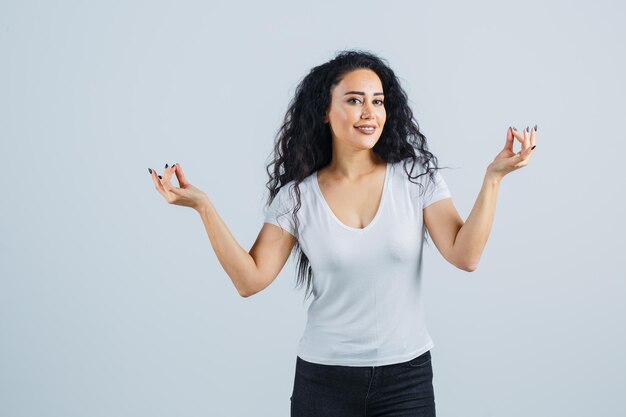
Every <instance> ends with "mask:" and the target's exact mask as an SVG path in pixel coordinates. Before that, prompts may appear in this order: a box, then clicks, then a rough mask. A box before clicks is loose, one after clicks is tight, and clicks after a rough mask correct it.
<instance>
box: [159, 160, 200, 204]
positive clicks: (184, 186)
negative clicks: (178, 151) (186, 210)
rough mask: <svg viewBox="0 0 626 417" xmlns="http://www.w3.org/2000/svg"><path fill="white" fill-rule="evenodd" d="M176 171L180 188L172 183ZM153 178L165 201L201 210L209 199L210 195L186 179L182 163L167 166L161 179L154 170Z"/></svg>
mask: <svg viewBox="0 0 626 417" xmlns="http://www.w3.org/2000/svg"><path fill="white" fill-rule="evenodd" d="M174 173H176V178H177V179H178V184H179V185H180V188H177V187H174V186H173V185H172V184H171V183H170V178H171V177H172V174H174ZM151 175H152V180H153V181H154V186H155V187H156V189H157V191H158V192H159V193H161V195H162V196H163V198H165V201H167V202H168V203H170V204H176V205H178V206H185V207H191V208H193V209H195V210H199V209H200V208H201V207H202V206H203V205H204V204H206V203H207V202H208V201H209V197H208V196H207V195H206V193H204V192H203V191H202V190H200V189H199V188H196V187H194V186H193V185H191V184H190V183H188V182H187V180H186V179H185V174H184V172H183V169H182V168H181V167H180V164H174V165H172V166H171V167H169V168H165V173H164V174H163V178H162V179H160V178H159V176H158V175H157V172H156V171H155V170H154V169H153V170H152V173H151Z"/></svg>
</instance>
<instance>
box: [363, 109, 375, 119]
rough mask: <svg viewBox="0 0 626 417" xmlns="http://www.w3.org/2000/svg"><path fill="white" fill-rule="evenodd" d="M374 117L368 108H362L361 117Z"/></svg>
mask: <svg viewBox="0 0 626 417" xmlns="http://www.w3.org/2000/svg"><path fill="white" fill-rule="evenodd" d="M373 115H374V113H373V112H372V111H371V110H370V108H369V107H363V112H362V113H361V117H362V118H364V119H369V118H371V117H372V116H373Z"/></svg>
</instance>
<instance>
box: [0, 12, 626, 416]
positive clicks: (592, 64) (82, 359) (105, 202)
mask: <svg viewBox="0 0 626 417" xmlns="http://www.w3.org/2000/svg"><path fill="white" fill-rule="evenodd" d="M625 11H626V9H625V6H624V5H623V3H621V2H618V1H597V2H595V3H593V4H592V3H590V2H582V1H578V2H572V1H545V0H542V1H524V2H519V1H518V2H502V1H474V2H463V1H457V2H454V3H450V2H435V1H406V2H384V3H383V2H367V1H358V2H341V1H317V2H294V1H269V2H248V3H242V2H230V3H226V2H222V3H221V4H218V3H217V2H201V1H197V2H189V1H182V2H181V1H176V2H174V1H172V2H162V1H161V2H154V1H152V2H148V1H131V2H129V1H107V2H104V1H103V2H86V1H53V2H49V1H6V0H4V1H1V2H0V137H1V148H0V154H1V155H2V157H3V163H4V166H5V168H6V170H5V177H4V178H5V179H4V181H3V190H2V198H1V200H0V215H1V221H0V236H1V240H0V244H1V247H0V275H1V280H0V415H2V416H10V417H22V416H24V417H25V416H29V417H31V416H46V417H49V416H63V417H74V416H76V417H79V416H81V417H82V416H90V417H91V416H94V417H95V416H103V417H104V416H107V417H108V416H117V417H122V416H124V417H125V416H174V415H176V416H190V417H193V416H279V417H281V416H288V415H289V397H290V395H291V390H292V387H293V378H294V372H295V362H296V349H297V345H298V341H299V339H300V336H301V334H302V332H303V330H304V325H305V322H306V308H307V307H308V303H309V302H310V299H309V300H307V302H306V303H304V302H303V295H304V289H302V288H301V289H299V290H295V289H294V284H295V258H293V257H291V258H290V259H289V261H288V262H287V264H286V265H285V267H284V269H283V270H282V272H281V274H280V275H279V276H278V278H277V279H276V280H275V281H274V282H273V283H272V284H271V285H270V286H269V287H268V288H266V289H265V290H264V291H262V292H261V293H258V294H256V295H254V296H253V297H250V298H248V299H245V298H242V297H240V296H239V295H238V293H237V291H236V290H235V287H234V285H233V284H232V282H231V280H230V278H229V277H228V276H227V275H226V273H225V272H224V270H223V269H222V267H221V265H220V263H219V261H218V259H217V257H216V256H215V253H214V252H213V250H212V248H211V245H210V242H209V240H208V237H207V235H206V232H205V230H204V227H203V225H202V222H201V220H200V217H199V215H198V214H197V213H196V212H195V211H193V210H192V209H189V208H186V207H180V206H174V205H169V204H167V203H166V202H165V200H164V199H163V197H162V196H161V195H160V194H159V193H158V192H157V191H156V189H155V186H154V183H153V181H152V179H151V178H150V175H149V174H148V167H151V168H153V169H156V170H157V172H158V173H159V174H162V173H163V168H164V165H165V163H168V164H170V165H171V164H173V163H180V164H181V166H182V167H183V169H184V170H185V172H186V174H187V179H188V180H189V181H190V182H191V183H192V184H194V185H195V186H197V187H199V188H201V189H202V190H203V191H205V192H206V193H207V194H208V196H209V198H210V199H211V201H212V202H213V204H214V205H215V207H216V208H217V210H218V213H219V215H220V216H221V217H222V219H223V220H224V221H225V223H226V224H227V226H228V228H229V229H230V231H231V232H232V233H233V235H234V236H235V238H236V239H237V241H238V242H239V243H240V244H241V245H242V246H243V247H244V248H245V249H246V250H249V249H250V247H251V246H252V244H253V242H254V240H255V239H256V236H257V234H258V232H259V230H260V229H261V227H262V222H263V205H264V203H265V201H266V198H267V194H268V192H267V189H266V188H265V182H266V181H267V174H266V172H265V165H266V164H267V163H268V162H269V157H270V153H271V151H272V148H273V141H274V138H275V135H276V132H277V130H278V128H279V126H280V123H281V121H282V118H283V116H284V114H285V111H286V109H287V105H288V102H289V100H290V99H291V97H292V96H293V94H294V91H295V87H296V86H297V84H298V83H299V81H300V80H301V79H302V77H304V75H305V74H307V73H308V71H309V70H310V69H311V68H312V67H314V66H316V65H319V64H321V63H323V62H325V61H327V60H329V59H331V58H332V57H333V56H334V55H335V53H336V52H338V51H340V50H342V49H348V48H358V49H364V50H367V51H371V52H374V53H376V54H378V55H380V56H381V57H383V58H384V59H386V60H387V61H388V63H389V65H390V66H391V68H392V69H393V70H394V71H395V72H396V74H397V75H398V76H399V77H400V80H401V82H402V85H403V87H404V88H405V89H406V91H407V93H408V95H409V98H410V105H411V107H412V109H413V111H414V113H415V116H416V119H417V121H418V122H419V126H420V129H421V130H422V131H423V133H424V134H425V135H426V137H427V140H428V143H429V145H430V149H431V151H432V152H433V153H434V154H435V155H436V156H437V157H438V158H439V162H440V164H441V165H442V166H449V167H452V168H451V169H446V170H444V171H442V175H444V178H445V179H446V181H447V183H448V186H449V188H450V191H451V193H452V196H453V200H454V203H455V205H456V207H457V209H458V210H459V213H460V214H461V216H462V217H463V219H466V218H467V216H468V215H469V212H470V210H471V208H472V206H473V204H474V202H475V200H476V197H477V195H478V192H479V190H480V186H481V183H482V179H483V174H484V172H485V169H486V167H487V165H488V164H489V163H490V162H491V161H492V160H493V158H494V157H495V156H496V154H497V153H498V152H499V151H500V150H501V149H502V147H503V146H504V143H505V135H506V130H507V128H508V127H509V126H515V127H517V129H518V131H520V132H521V131H522V129H523V128H525V127H526V126H530V127H532V126H533V125H534V124H538V132H537V148H536V149H535V151H534V155H533V157H532V159H531V161H530V164H529V165H528V166H527V167H525V168H523V169H521V170H518V171H515V172H513V173H511V174H510V175H508V176H506V177H505V178H504V180H503V182H502V184H501V187H500V191H499V195H498V202H497V207H496V215H495V221H494V225H493V229H492V231H491V235H490V238H489V241H488V243H487V246H486V248H485V250H484V253H483V256H482V258H481V261H480V264H479V266H478V269H477V270H476V271H475V272H473V273H468V272H464V271H462V270H460V269H457V268H455V267H454V266H452V265H451V264H449V263H447V262H446V261H445V260H444V259H443V257H442V256H441V255H440V254H439V252H438V251H437V250H436V248H435V247H434V245H433V244H432V241H431V245H430V246H427V247H426V248H425V250H424V256H425V261H424V262H425V263H424V274H425V275H424V291H425V312H426V316H427V317H426V318H427V323H428V330H429V332H430V333H431V335H432V337H433V340H434V343H435V347H434V348H433V350H432V357H433V369H434V380H433V383H434V387H435V400H436V404H437V411H438V415H441V416H463V417H470V416H472V417H474V416H476V417H478V416H492V417H500V416H507V417H517V416H520V417H521V416H524V417H526V416H531V415H532V416H534V417H539V416H550V417H552V416H569V417H574V416H591V415H597V416H604V417H609V416H623V415H626V404H625V403H624V401H623V393H624V391H625V389H626V359H625V358H624V352H625V351H626V337H625V334H624V332H625V329H626V323H625V313H626V308H625V303H624V299H626V285H625V282H624V279H625V277H626V273H625V272H624V266H623V265H624V242H623V239H624V235H625V228H624V222H623V216H624V213H625V212H626V203H625V198H624V189H625V187H624V186H625V185H626V184H625V178H626V176H625V175H624V155H625V151H626V147H625V146H624V139H625V136H626V135H625V134H624V124H623V121H624V115H625V114H626V108H625V105H624V97H625V95H626V89H625V81H624V74H625V73H626V65H625V64H626V60H625V56H624V55H625V54H624V39H626V29H625V28H624V24H623V22H624V18H625V17H626V13H625ZM514 149H515V151H517V150H518V149H519V143H517V142H516V143H515V148H514ZM173 183H174V185H176V186H178V182H177V181H176V180H174V181H173ZM416 232H417V231H416Z"/></svg>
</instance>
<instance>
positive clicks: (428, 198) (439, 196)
mask: <svg viewBox="0 0 626 417" xmlns="http://www.w3.org/2000/svg"><path fill="white" fill-rule="evenodd" d="M422 178H423V179H424V180H423V184H424V194H423V196H422V199H423V200H422V208H426V207H428V206H429V205H431V204H432V203H435V202H437V201H439V200H443V199H444V198H451V197H452V195H451V194H450V190H449V189H448V185H447V184H446V181H445V180H444V179H443V176H442V175H441V174H440V173H439V170H435V173H434V180H435V181H434V183H433V181H432V180H431V179H430V175H429V174H426V175H423V176H422V177H420V179H422Z"/></svg>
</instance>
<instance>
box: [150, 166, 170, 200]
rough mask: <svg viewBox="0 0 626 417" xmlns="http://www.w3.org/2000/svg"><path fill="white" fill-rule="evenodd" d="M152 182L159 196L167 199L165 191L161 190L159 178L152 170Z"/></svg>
mask: <svg viewBox="0 0 626 417" xmlns="http://www.w3.org/2000/svg"><path fill="white" fill-rule="evenodd" d="M151 176H152V180H153V181H154V186H155V187H156V189H157V191H158V192H159V193H161V195H162V196H163V197H165V198H167V193H166V191H165V189H164V188H163V184H161V180H160V179H159V176H158V174H157V172H156V170H154V169H153V170H152V174H151Z"/></svg>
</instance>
